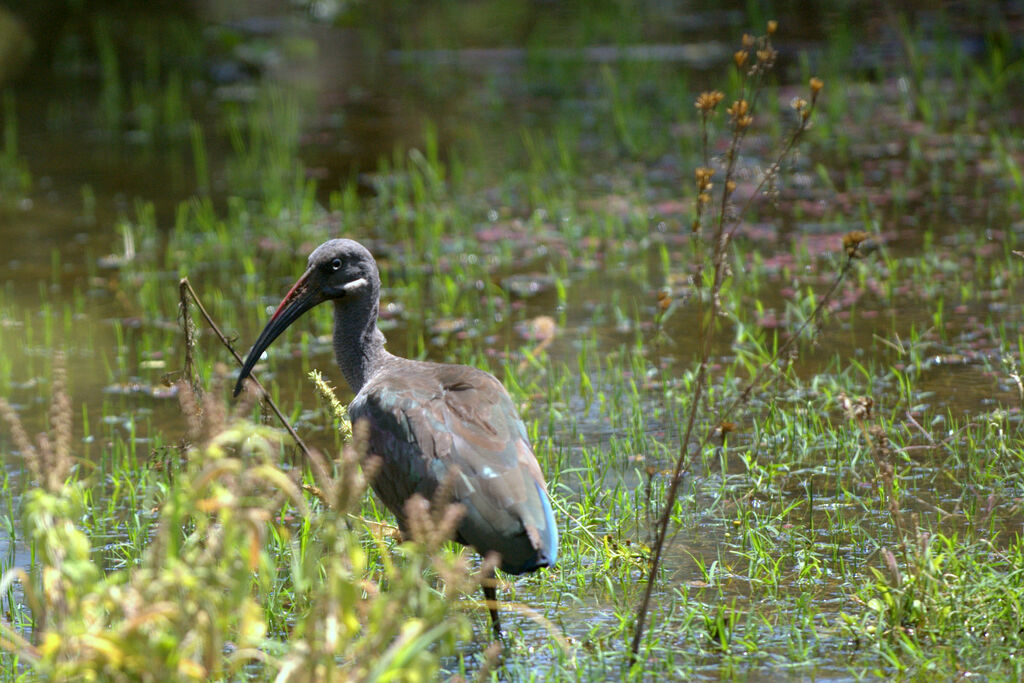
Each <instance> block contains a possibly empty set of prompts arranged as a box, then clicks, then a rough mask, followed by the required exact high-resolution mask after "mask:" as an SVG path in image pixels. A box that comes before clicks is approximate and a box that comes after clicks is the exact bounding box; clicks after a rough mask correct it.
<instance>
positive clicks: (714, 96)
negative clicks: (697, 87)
mask: <svg viewBox="0 0 1024 683" xmlns="http://www.w3.org/2000/svg"><path fill="white" fill-rule="evenodd" d="M724 97H725V93H723V92H721V91H718V90H711V91H707V92H702V93H701V94H700V95H699V96H698V97H697V102H696V106H697V109H700V110H701V111H702V112H704V113H705V114H707V113H708V112H710V111H712V110H714V108H715V107H717V106H718V103H719V102H721V101H722V99H723V98H724Z"/></svg>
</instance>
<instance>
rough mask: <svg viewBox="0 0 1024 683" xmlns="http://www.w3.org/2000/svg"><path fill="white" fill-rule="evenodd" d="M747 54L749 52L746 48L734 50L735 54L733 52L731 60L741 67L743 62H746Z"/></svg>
mask: <svg viewBox="0 0 1024 683" xmlns="http://www.w3.org/2000/svg"><path fill="white" fill-rule="evenodd" d="M749 56H750V53H749V52H747V51H746V50H736V52H735V54H733V56H732V58H733V61H734V62H736V66H737V67H742V66H743V65H744V64H746V63H747V57H749Z"/></svg>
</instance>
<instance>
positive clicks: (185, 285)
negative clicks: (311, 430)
mask: <svg viewBox="0 0 1024 683" xmlns="http://www.w3.org/2000/svg"><path fill="white" fill-rule="evenodd" d="M178 288H179V291H180V292H181V295H182V297H183V298H184V295H185V292H188V295H189V296H190V297H191V298H192V301H193V302H195V305H196V308H198V309H199V313H200V315H202V316H203V320H205V321H206V324H207V325H209V326H210V329H211V330H213V333H214V334H216V335H217V338H218V339H220V343H221V344H223V345H224V346H225V348H227V350H228V351H230V352H231V355H232V356H234V357H235V361H236V362H237V363H238V365H239V366H241V365H242V364H243V363H244V362H245V361H243V360H242V357H241V356H239V355H238V352H237V351H235V349H234V347H233V346H231V342H230V341H229V340H228V338H227V337H226V336H225V335H224V333H223V332H221V331H220V328H219V327H218V326H217V323H215V322H214V321H213V318H211V317H210V314H209V313H207V312H206V308H205V307H204V306H203V302H202V301H200V300H199V295H198V294H196V290H194V289H192V283H191V282H189V281H188V278H187V277H183V278H181V280H180V281H179V282H178ZM186 313H187V312H183V317H184V318H185V319H186V321H187V318H188V316H187V314H186ZM249 379H251V380H252V382H253V384H255V385H256V387H257V388H258V389H259V390H260V398H262V399H263V400H265V401H266V402H267V405H268V406H270V410H271V411H272V412H273V413H274V415H276V416H277V419H278V420H280V421H281V424H282V425H284V428H285V429H286V430H287V431H288V433H289V434H290V435H291V437H292V439H293V440H294V441H295V443H296V444H297V445H298V447H299V450H301V451H302V453H303V455H305V456H306V459H307V460H309V461H312V460H313V456H312V455H311V454H310V452H309V448H308V447H307V446H306V444H305V442H304V441H303V440H302V438H301V437H300V436H299V435H298V433H297V432H296V431H295V429H294V428H293V427H292V425H291V423H290V422H288V418H286V417H285V416H284V413H282V412H281V410H280V409H279V408H278V407H277V404H276V403H274V399H272V398H271V397H270V393H269V392H267V390H266V389H264V388H263V385H262V384H260V381H259V380H258V379H256V376H255V375H254V374H250V375H249Z"/></svg>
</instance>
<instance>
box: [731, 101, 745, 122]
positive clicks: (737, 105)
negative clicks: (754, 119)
mask: <svg viewBox="0 0 1024 683" xmlns="http://www.w3.org/2000/svg"><path fill="white" fill-rule="evenodd" d="M726 111H728V112H729V117H730V118H731V119H733V120H734V121H735V120H738V119H740V118H742V117H743V116H745V115H746V114H747V112H748V111H750V105H749V104H748V103H747V101H746V100H736V101H735V102H733V103H732V106H731V107H729V109H727V110H726Z"/></svg>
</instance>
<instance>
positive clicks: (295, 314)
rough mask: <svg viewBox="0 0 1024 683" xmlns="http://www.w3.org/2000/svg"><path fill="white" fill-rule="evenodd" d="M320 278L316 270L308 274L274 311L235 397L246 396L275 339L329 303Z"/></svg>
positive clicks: (252, 351)
mask: <svg viewBox="0 0 1024 683" xmlns="http://www.w3.org/2000/svg"><path fill="white" fill-rule="evenodd" d="M316 280H317V278H315V277H314V270H313V269H312V268H310V269H309V270H307V271H306V272H305V273H304V274H303V275H302V277H300V278H299V279H298V281H297V282H296V283H295V284H294V285H292V288H291V289H290V290H288V294H287V295H285V297H284V299H283V300H282V301H281V303H280V305H278V307H277V310H276V311H274V315H272V316H270V321H269V322H267V326H266V327H264V328H263V331H262V332H260V336H259V338H258V339H257V340H256V343H255V344H253V345H252V348H251V349H249V355H248V356H246V357H245V363H243V364H242V371H241V372H240V373H238V382H236V383H235V391H234V395H235V396H238V394H240V393H241V392H242V385H243V384H244V383H245V378H246V377H248V376H249V373H250V372H252V368H253V366H254V365H256V362H257V361H258V360H259V359H260V356H261V355H263V352H264V351H266V350H267V347H268V346H270V345H271V344H272V343H273V341H274V340H275V339H277V338H278V337H279V336H280V335H281V333H282V332H284V331H285V329H287V327H288V326H289V325H291V324H292V323H293V322H295V321H296V320H298V319H299V318H300V317H302V314H303V313H305V312H306V311H308V310H309V309H311V308H313V307H314V306H316V305H317V304H320V303H322V302H323V301H325V299H326V297H324V294H323V290H322V289H321V288H320V286H319V284H318V283H317V282H316Z"/></svg>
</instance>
